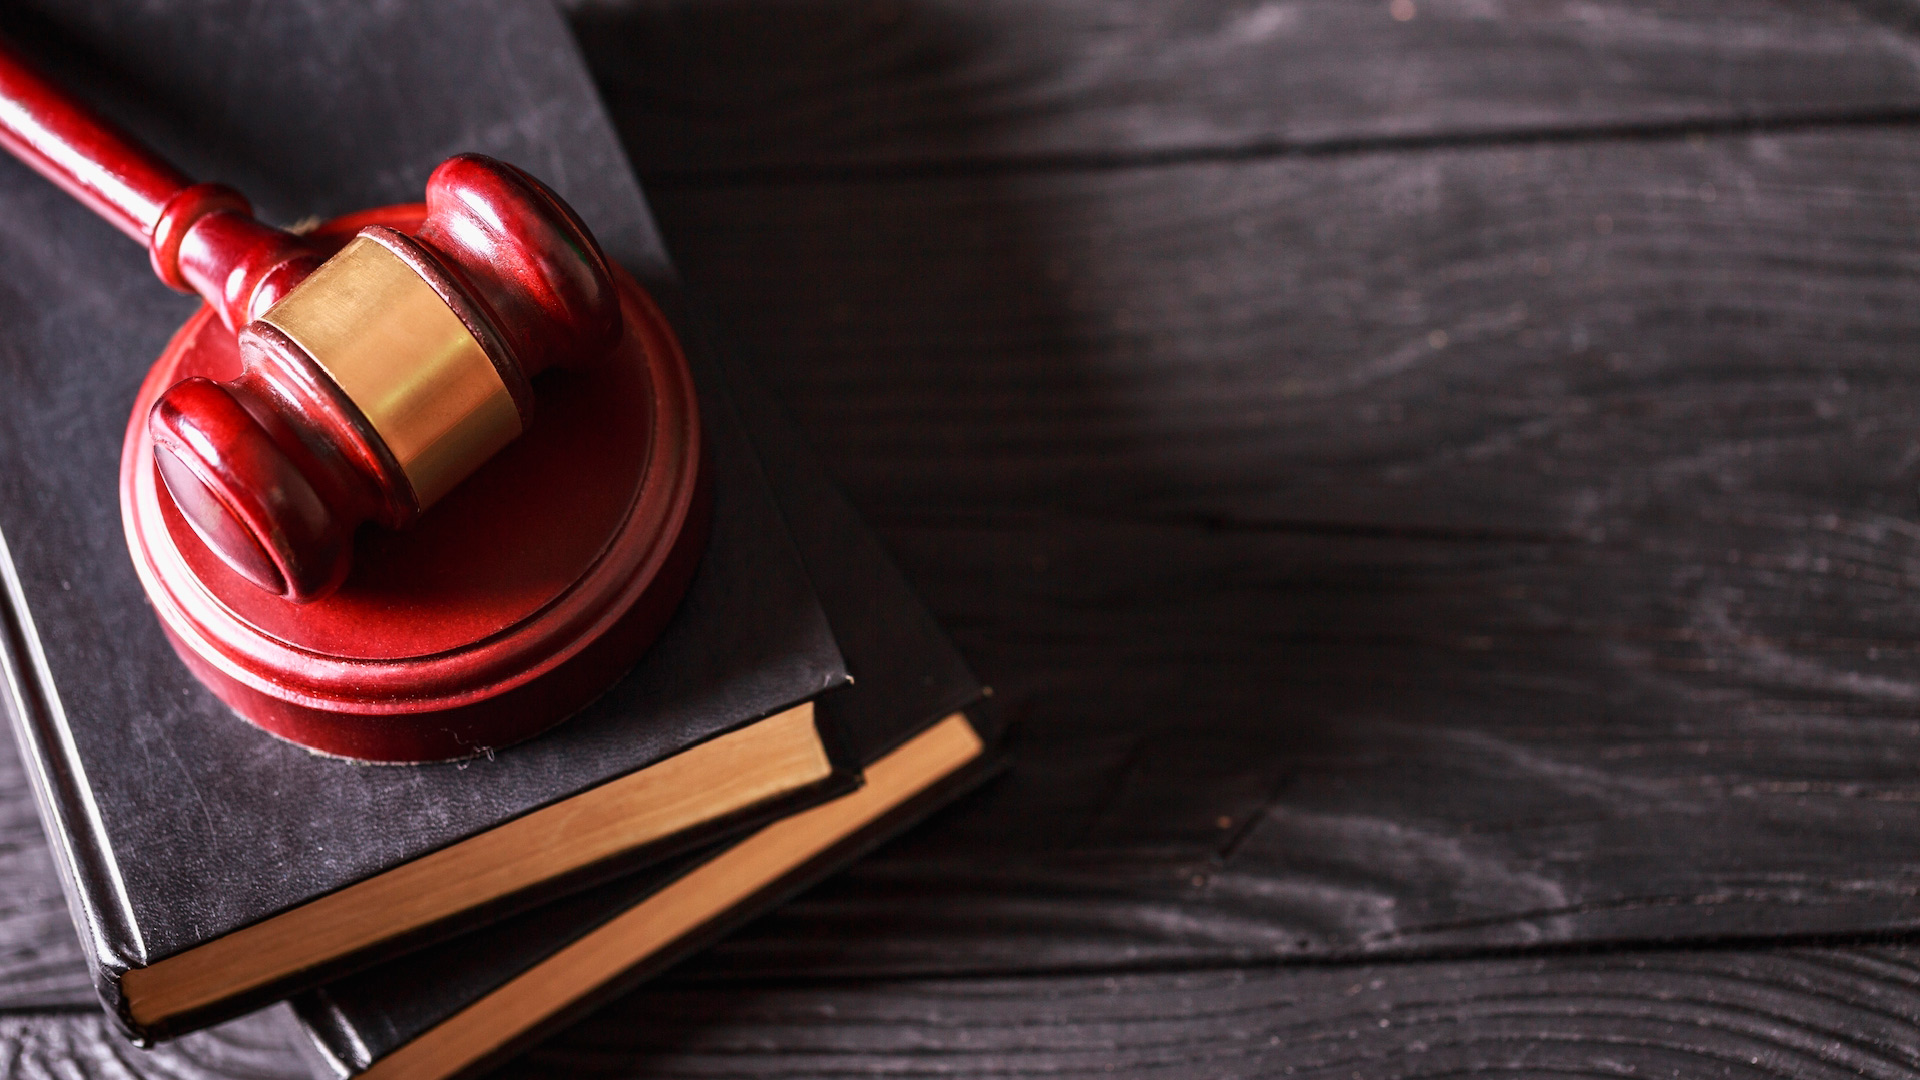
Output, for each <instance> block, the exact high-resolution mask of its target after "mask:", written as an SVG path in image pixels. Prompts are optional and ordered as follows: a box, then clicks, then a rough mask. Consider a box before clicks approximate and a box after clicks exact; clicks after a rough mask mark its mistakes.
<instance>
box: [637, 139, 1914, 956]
mask: <svg viewBox="0 0 1920 1080" xmlns="http://www.w3.org/2000/svg"><path fill="white" fill-rule="evenodd" d="M1916 175H1920V145H1916V144H1915V143H1914V141H1913V139H1912V138H1911V136H1910V135H1909V134H1908V133H1907V132H1905V131H1903V130H1891V131H1886V132H1876V131H1851V132H1839V133H1803V134H1797V135H1791V136H1781V135H1764V136H1746V137H1727V138H1719V139H1697V140H1695V139H1674V140H1666V141H1658V140H1655V141H1641V142H1632V143H1625V144H1615V145H1572V146H1569V145H1558V146H1544V145H1543V146H1531V147H1495V148H1477V149H1476V148H1468V149H1454V150H1447V151H1444V152H1441V151H1432V152H1421V153H1417V154H1403V153H1390V152H1389V153H1372V154H1357V155H1351V156H1342V157H1336V158H1325V159H1288V160H1278V161H1261V162H1238V163H1212V164H1198V165H1189V166H1181V167H1170V168H1158V169H1142V170H1134V171H1120V172H1109V173H1100V174H1072V175H1018V176H1011V175H1010V176H1003V177H994V178H990V179H984V180H983V179H980V178H972V179H969V178H953V179H941V180H920V181H913V182H873V183H868V182H844V183H830V184H828V183H823V184H810V185H784V184H775V185H766V186H752V187H743V188H738V189H729V190H713V191H694V190H683V191H676V192H672V193H670V194H668V195H665V196H662V197H660V198H659V199H658V204H659V210H660V214H661V218H662V221H663V224H664V227H665V229H666V231H667V233H668V236H669V240H670V242H671V246H672V247H673V248H674V250H676V251H678V252H680V255H681V258H682V261H683V263H684V265H685V268H686V271H687V275H688V277H689V278H690V280H691V281H692V283H693V284H694V286H695V287H696V288H698V289H700V290H702V291H703V292H704V293H705V294H707V295H708V296H710V297H712V298H714V300H715V302H716V306H717V308H718V314H719V321H720V322H721V323H722V325H723V326H725V327H726V328H727V331H728V332H729V333H730V334H731V336H732V337H733V339H734V340H735V341H736V342H737V343H739V344H741V345H742V346H743V347H744V348H745V350H746V351H747V354H748V355H749V356H750V357H751V358H752V359H753V360H754V361H755V362H757V363H758V364H760V365H761V367H762V368H763V370H764V371H765V372H766V373H767V374H768V376H769V377H770V379H771V381H773V382H774V383H775V384H776V385H777V387H778V388H779V389H780V390H781V391H782V392H783V394H784V395H785V396H786V397H787V398H788V399H789V400H790V401H791V402H792V403H793V404H794V406H795V408H796V410H797V412H798V414H799V417H800V419H801V420H802V422H803V427H805V428H806V429H807V431H808V432H809V434H810V435H811V437H812V438H813V439H814V440H815V442H816V443H817V445H818V446H819V447H820V449H821V450H822V451H823V454H824V456H825V457H826V458H827V460H828V463H829V465H830V467H832V469H833V470H834V471H836V472H837V473H838V474H839V476H840V477H841V478H842V479H843V480H844V481H845V482H846V483H847V484H848V486H849V488H850V490H851V492H852V494H853V496H854V499H855V502H856V503H857V504H858V505H859V506H860V507H861V508H862V509H863V510H864V511H865V512H867V513H868V514H869V516H870V517H871V518H872V519H874V520H875V521H876V522H877V523H878V524H879V525H880V526H881V529H882V532H883V533H884V534H885V535H886V537H887V538H888V539H889V540H890V541H891V542H892V543H893V544H894V545H895V547H896V549H897V550H898V551H899V553H900V554H901V556H902V558H903V560H904V562H905V565H906V566H907V568H908V571H909V574H910V576H911V577H912V578H913V579H914V581H915V582H916V584H917V585H918V586H919V587H920V588H921V589H922V590H923V591H924V592H925V594H926V595H927V596H928V597H929V598H930V600H931V601H932V603H933V605H934V607H935V609H936V611H937V613H938V614H939V615H940V616H941V617H942V618H943V619H944V620H945V622H946V623H947V625H948V626H949V627H951V628H952V629H953V630H954V632H955V633H956V635H957V636H958V638H959V640H960V641H961V644H962V646H963V648H964V649H965V650H966V651H967V652H968V654H969V656H970V657H971V658H972V659H973V660H974V661H975V662H976V664H977V666H978V668H979V669H980V671H981V673H982V674H983V675H984V676H985V677H986V678H988V680H989V681H991V682H992V683H994V684H995V685H996V686H997V687H998V688H999V690H1000V691H1001V694H1000V700H1002V701H1003V702H1007V703H1008V704H1009V706H1010V707H1011V708H1013V709H1014V711H1015V712H1016V714H1017V715H1020V716H1021V717H1023V719H1024V724H1025V728H1024V732H1023V733H1022V734H1021V735H1020V736H1019V741H1018V743H1017V744H1016V746H1015V749H1014V757H1015V765H1014V768H1013V770H1012V773H1011V775H1010V776H1009V777H1008V778H1007V779H1006V780H1005V781H1003V782H1002V784H1001V785H1000V787H998V788H997V789H996V790H994V791H993V792H991V793H989V794H988V795H987V796H986V797H984V798H982V799H979V800H977V801H975V802H973V803H971V804H969V805H968V807H967V808H965V809H963V810H961V811H959V812H956V813H954V814H952V815H949V816H948V817H946V818H945V819H943V821H944V824H942V825H941V826H939V827H936V828H935V829H933V830H930V831H927V832H924V833H921V834H918V835H916V836H915V837H912V838H909V839H908V840H907V841H906V842H905V843H903V844H902V845H900V846H898V847H896V848H894V849H892V850H891V851H890V852H889V853H887V854H885V855H883V856H882V857H880V858H877V859H874V860H872V861H870V862H868V863H866V864H864V865H862V866H861V867H859V868H857V869H856V870H855V871H854V872H853V873H852V874H851V875H849V876H848V877H846V878H844V879H842V883H841V884H840V885H838V886H830V887H828V888H826V889H824V890H822V891H821V892H819V893H816V894H815V895H814V896H813V897H812V898H809V899H805V900H802V901H801V902H800V903H798V904H796V905H793V906H791V907H789V908H788V909H786V910H785V911H783V912H782V913H781V914H780V915H778V916H776V917H775V918H774V919H772V920H770V921H769V922H767V923H765V924H762V928H761V929H760V930H758V931H756V932H754V933H750V934H747V935H745V936H743V937H742V938H740V939H737V940H736V941H735V942H734V943H732V944H730V945H728V946H726V947H724V948H723V949H722V954H723V955H724V956H726V957H729V958H731V959H730V962H731V963H732V964H733V965H734V966H735V968H736V969H737V970H745V971H751V972H755V973H761V974H765V973H769V972H775V971H804V972H810V973H815V974H818V973H822V972H827V971H833V972H841V973H858V972H865V973H898V972H913V971H953V970H1028V969H1031V968H1034V967H1036V966H1039V967H1046V968H1050V967H1073V966H1075V965H1097V966H1103V967H1113V966H1121V965H1125V964H1129V963H1139V962H1177V963H1193V962H1224V961H1232V960H1236V959H1243V958H1250V957H1276V956H1316V957H1326V956H1356V955H1375V954H1395V955H1409V954H1416V953H1424V952H1431V951H1435V950H1441V951H1451V950H1460V949H1473V948H1484V947H1488V946H1501V947H1508V946H1524V945H1529V944H1535V943H1541V942H1600V941H1644V940H1649V939H1667V938H1674V937H1685V936H1704V937H1716V938H1718V937H1727V936H1737V935H1772V934H1806V933H1811V934H1827V933H1836V932H1855V931H1863V930H1880V929H1888V928H1910V927H1913V926H1915V925H1916V922H1920V905H1916V903H1915V895H1916V890H1917V888H1920V862H1917V861H1916V859H1915V855H1914V852H1915V851H1916V850H1920V846H1917V845H1916V840H1920V767H1917V766H1916V763H1920V724H1917V723H1916V722H1915V719H1914V704H1915V702H1916V700H1920V654H1917V653H1916V650H1915V649H1914V648H1913V646H1912V644H1911V643H1912V642H1913V641H1914V640H1916V639H1920V606H1916V605H1915V604H1914V603H1913V602H1912V597H1913V586H1914V584H1915V581H1916V575H1917V574H1920V526H1916V524H1915V520H1914V519H1915V516H1916V514H1915V511H1916V505H1915V499H1914V490H1913V489H1914V483H1915V479H1916V466H1917V465H1920V449H1916V442H1915V431H1916V428H1915V423H1914V419H1913V418H1914V417H1915V416H1916V415H1920V369H1917V368H1916V367H1915V366H1914V363H1913V355H1912V343H1913V342H1914V341H1917V340H1920V194H1917V193H1916V189H1915V187H1914V184H1913V180H1912V178H1913V177H1914V176H1916ZM1443 334H1444V335H1445V337H1444V339H1443V338H1442V337H1441V336H1440V335H1443Z"/></svg>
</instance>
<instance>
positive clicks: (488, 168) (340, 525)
mask: <svg viewBox="0 0 1920 1080" xmlns="http://www.w3.org/2000/svg"><path fill="white" fill-rule="evenodd" d="M0 100H5V101H7V102H8V103H9V105H10V107H9V108H7V109H4V110H0V146H5V147H6V149H7V150H9V151H11V152H12V153H13V154H14V155H15V156H16V157H18V158H20V159H21V160H22V161H24V162H25V163H26V164H27V165H29V166H30V167H32V168H33V169H34V170H35V171H37V172H39V173H40V174H41V175H43V176H45V177H46V178H48V179H49V180H52V181H53V182H54V183H55V184H57V185H59V186H60V187H61V188H62V189H64V190H65V191H67V192H68V193H70V194H72V195H74V196H75V197H76V198H78V199H79V200H80V201H81V202H83V203H85V204H86V205H87V206H88V207H90V208H92V209H93V210H94V211H95V212H96V213H98V214H99V215H100V216H102V217H104V218H105V219H106V220H108V221H109V222H111V223H112V224H113V225H115V226H116V227H118V228H119V229H120V231H122V232H124V233H126V234H127V235H128V236H130V237H132V238H133V239H135V240H137V241H139V242H141V243H142V244H144V245H146V248H147V251H148V254H149V256H150V258H151V261H152V264H153V270H154V273H155V274H156V275H157V276H158V277H159V278H160V280H161V281H163V282H165V283H166V284H167V285H169V286H172V287H173V288H175V289H177V290H180V291H182V292H189V293H198V294H199V295H200V296H201V297H202V298H203V299H205V301H206V302H207V304H208V305H209V306H211V307H212V308H213V310H214V311H215V312H216V313H218V315H219V317H220V318H221V320H222V321H223V322H224V323H225V324H226V325H227V327H228V328H230V329H232V330H234V331H236V332H237V334H238V341H239V347H240V354H241V358H242V362H243V370H242V372H241V374H240V375H239V376H238V377H237V378H234V379H232V380H230V381H227V382H215V381H213V380H211V379H206V378H200V377H193V378H188V379H185V380H183V381H181V382H178V383H176V384H174V385H173V386H172V387H171V388H169V389H168V390H166V392H165V393H163V394H162V395H161V396H160V397H159V398H158V400H156V401H155V403H154V405H153V407H152V410H151V411H150V413H149V414H148V416H147V426H148V431H149V432H150V434H151V436H152V439H153V444H154V461H155V464H156V466H157V469H158V471H159V473H160V475H161V478H162V480H163V481H164V482H165V484H166V488H167V491H168V492H169V494H170V495H171V496H172V498H173V501H174V503H175V505H176V506H177V508H178V509H179V511H180V513H181V515H182V516H183V517H184V518H185V519H186V521H187V522H188V524H189V525H190V526H191V527H192V529H193V531H194V533H195V534H196V535H198V536H199V538H200V539H201V540H202V541H203V542H204V543H205V544H206V546H207V547H208V548H209V549H210V550H211V551H213V552H214V553H215V554H216V555H217V556H218V557H219V558H220V560H221V561H222V562H224V563H225V564H226V565H227V566H229V567H230V568H232V569H233V570H234V571H235V572H236V573H238V574H239V575H240V576H242V577H244V578H245V579H246V580H247V581H250V582H252V583H253V584H255V585H258V586H259V587H260V588H262V589H264V590H266V591H268V592H270V593H273V594H275V595H278V596H281V597H284V598H286V599H287V600H291V601H294V602H301V603H304V602H308V601H312V600H316V599H319V598H321V597H324V596H326V595H328V594H329V593H331V592H332V591H334V590H335V589H337V588H338V587H339V586H340V584H341V583H342V582H343V581H344V580H345V579H346V576H347V573H348V571H349V569H350V568H351V561H352V551H353V536H354V533H355V532H356V530H357V529H358V528H359V526H360V525H361V524H363V523H364V522H367V521H374V522H378V523H379V524H381V525H383V526H386V527H388V528H392V529H401V528H405V527H406V526H407V525H409V524H411V523H412V522H414V521H415V520H416V519H418V518H419V517H420V515H421V513H422V512H423V511H425V510H426V509H427V508H429V507H431V506H432V505H433V504H434V503H435V502H436V501H438V500H439V499H440V498H441V497H442V496H444V495H446V494H447V493H448V491H450V490H451V489H452V488H453V487H454V486H455V485H457V484H459V483H460V481H461V480H463V479H464V478H466V477H467V476H468V475H469V474H471V473H472V472H473V471H474V470H475V469H477V468H479V466H480V465H481V464H482V463H484V462H485V461H486V460H487V459H488V458H490V457H491V456H493V455H494V454H495V453H496V452H497V451H499V450H500V449H501V448H502V447H504V446H505V445H507V444H508V443H509V442H511V441H512V440H513V439H515V438H516V437H517V436H519V435H520V434H521V433H522V431H524V430H525V429H526V427H527V425H528V423H529V421H530V419H531V417H532V415H533V409H534V393H533V389H532V379H533V378H534V377H535V376H536V375H538V374H540V372H541V371H543V370H545V369H547V368H549V367H553V366H560V367H567V366H572V365H575V364H580V363H584V362H587V361H590V360H592V359H593V358H595V357H597V356H599V355H602V354H604V353H605V352H606V351H607V350H609V349H611V348H612V347H613V346H614V344H615V343H616V342H617V341H619V339H620V337H621V309H620V301H619V296H618V293H617V291H616V288H615V285H614V282H613V280H612V274H611V272H610V271H609V268H608V264H607V260H606V256H605V255H604V254H603V253H602V252H601V250H600V247H599V245H598V244H597V243H596V242H595V240H594V238H593V236H592V234H591V233H590V232H589V231H588V230H587V228H586V226H585V225H583V224H582V223H581V221H580V219H579V217H578V216H577V215H576V214H575V213H574V212H573V210H572V209H571V208H570V207H568V206H567V204H566V203H565V202H564V201H563V200H562V199H561V198H560V197H559V196H558V195H556V194H554V192H553V191H551V190H550V189H548V188H547V187H546V185H544V184H542V183H541V182H540V181H538V180H536V179H534V178H533V177H532V176H529V175H528V174H527V173H525V172H523V171H522V170H520V169H518V168H515V167H514V166H512V165H508V164H506V163H504V162H500V161H495V160H493V159H491V158H488V157H483V156H481V155H477V154H463V155H460V156H457V157H454V158H451V159H449V160H447V161H446V162H444V163H442V164H441V165H440V166H439V167H438V168H436V169H435V170H434V171H433V173H432V175H431V176H430V177H429V178H428V180H427V185H426V207H427V214H426V218H425V221H424V224H423V225H422V226H421V227H420V229H419V230H418V231H417V232H415V233H414V234H413V235H411V236H409V235H406V234H403V233H401V232H399V231H397V230H395V229H392V228H388V227H385V226H380V225H374V226H369V227H366V228H363V229H361V230H360V231H359V232H358V233H356V234H355V235H354V236H353V237H352V238H351V239H350V240H349V241H348V242H347V243H346V245H345V246H344V247H341V248H340V249H339V250H338V251H337V252H333V253H331V254H329V253H328V252H327V251H326V250H323V249H322V248H321V247H320V246H318V245H316V244H315V243H314V242H312V241H310V240H308V239H307V238H305V237H303V236H300V235H297V234H295V233H292V232H288V231H286V230H284V229H279V228H275V227H273V226H270V225H267V224H265V223H263V222H261V221H259V220H258V219H256V218H255V217H254V215H253V210H252V207H251V205H250V204H249V203H248V201H247V200H246V198H245V197H244V196H242V195H241V194H240V193H239V192H237V191H235V190H233V189H232V188H230V187H226V186H224V185H221V184H213V183H195V182H193V181H192V180H190V179H189V178H188V177H186V176H185V175H183V174H182V173H181V172H180V171H179V170H177V169H175V168H174V167H173V166H172V165H170V164H168V163H167V162H166V161H164V160H162V159H161V158H160V157H159V156H158V155H157V154H155V153H154V152H153V151H151V150H149V149H148V148H146V147H145V146H143V145H141V144H140V143H138V142H137V141H135V140H134V139H133V138H132V137H130V136H128V135H127V134H125V133H124V132H122V131H120V130H119V129H117V128H116V127H115V126H114V125H113V124H111V123H110V122H108V121H107V120H106V119H104V118H103V117H101V116H100V115H98V114H97V113H95V112H93V111H92V110H90V109H88V108H86V107H85V106H83V105H81V104H79V103H78V102H76V101H74V100H72V99H71V98H69V97H67V96H66V95H65V94H64V93H62V92H61V91H60V90H59V89H58V88H56V87H55V86H54V85H52V84H51V83H50V82H49V81H47V80H46V79H45V78H44V77H42V76H41V75H39V74H38V73H37V72H35V71H33V70H32V69H31V68H30V67H28V65H27V64H25V63H24V62H23V61H22V60H21V58H20V57H19V56H18V55H17V54H16V53H15V52H14V51H12V49H11V48H9V47H8V46H6V45H5V44H4V43H0Z"/></svg>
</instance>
